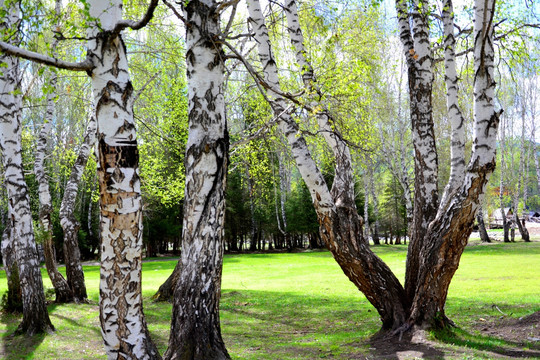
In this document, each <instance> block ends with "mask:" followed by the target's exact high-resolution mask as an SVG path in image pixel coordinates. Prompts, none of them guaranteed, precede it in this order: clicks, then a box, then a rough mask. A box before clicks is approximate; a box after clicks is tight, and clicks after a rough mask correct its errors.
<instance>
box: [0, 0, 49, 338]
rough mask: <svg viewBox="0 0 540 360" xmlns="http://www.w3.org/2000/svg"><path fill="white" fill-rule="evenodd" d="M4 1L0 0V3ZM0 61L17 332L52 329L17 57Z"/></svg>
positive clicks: (13, 17) (0, 136)
mask: <svg viewBox="0 0 540 360" xmlns="http://www.w3.org/2000/svg"><path fill="white" fill-rule="evenodd" d="M10 4H11V3H10ZM4 5H5V4H4V1H3V0H0V7H3V6H4ZM11 5H12V6H10V7H9V9H8V11H7V14H5V15H4V16H5V18H4V21H3V22H2V24H1V25H0V27H1V28H3V30H6V28H7V29H10V28H12V27H15V26H17V24H18V22H19V21H20V20H19V15H18V14H19V9H18V8H16V6H15V4H11ZM0 62H2V63H4V64H6V65H7V66H6V67H5V68H4V69H3V70H2V76H0V100H1V101H0V150H1V151H2V162H3V166H4V172H5V187H6V190H7V196H8V199H9V203H10V205H9V208H10V218H9V220H8V221H9V225H8V226H10V228H11V237H10V238H11V239H12V241H13V248H14V252H15V260H16V262H17V266H18V271H19V278H20V282H21V296H22V303H23V320H22V323H21V324H20V325H19V327H18V329H17V332H18V333H25V334H27V335H34V334H36V333H42V332H50V331H53V330H54V327H53V325H52V324H51V321H50V319H49V314H48V312H47V306H46V303H45V293H44V289H43V279H42V277H41V271H40V268H39V257H38V252H37V248H36V243H35V240H34V230H33V227H32V213H31V210H30V198H29V194H28V187H27V185H26V182H25V180H24V175H23V167H22V147H21V130H22V129H21V127H22V126H21V101H22V98H21V96H20V95H18V94H17V92H16V90H17V89H18V88H19V79H20V76H19V60H18V59H17V58H14V57H12V56H9V55H5V54H1V55H0Z"/></svg>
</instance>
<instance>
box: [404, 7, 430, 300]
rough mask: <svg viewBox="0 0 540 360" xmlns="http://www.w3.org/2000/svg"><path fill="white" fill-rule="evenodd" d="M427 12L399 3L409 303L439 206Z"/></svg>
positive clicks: (406, 280) (424, 8)
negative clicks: (405, 85)
mask: <svg viewBox="0 0 540 360" xmlns="http://www.w3.org/2000/svg"><path fill="white" fill-rule="evenodd" d="M428 8H429V4H428V1H424V0H413V1H412V7H411V9H410V11H409V8H408V1H405V0H396V10H397V14H398V23H399V34H400V39H401V42H402V44H403V48H404V52H405V58H406V60H407V70H408V77H409V99H410V116H411V128H412V136H413V145H414V173H415V179H414V213H413V225H412V228H411V230H412V231H411V234H410V236H411V239H410V242H409V252H408V254H407V269H406V273H405V291H406V293H407V297H408V299H409V300H412V298H413V297H414V293H415V289H416V280H417V278H418V274H419V271H420V262H421V258H420V252H421V251H422V248H423V247H424V246H425V244H424V239H425V235H426V232H427V229H428V225H429V223H430V222H431V221H432V220H433V219H434V217H435V214H436V213H437V208H438V205H439V195H438V189H437V176H438V175H437V173H438V159H437V149H436V145H435V133H434V128H433V110H432V104H431V94H432V87H433V72H432V63H433V59H432V53H431V46H430V39H429V24H428V18H427V16H428V15H427V11H428ZM409 13H410V16H409ZM411 24H412V27H411Z"/></svg>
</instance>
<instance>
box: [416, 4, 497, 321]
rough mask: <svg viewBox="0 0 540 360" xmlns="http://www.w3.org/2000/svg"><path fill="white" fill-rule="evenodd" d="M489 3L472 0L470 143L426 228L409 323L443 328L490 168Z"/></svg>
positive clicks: (493, 127)
mask: <svg viewBox="0 0 540 360" xmlns="http://www.w3.org/2000/svg"><path fill="white" fill-rule="evenodd" d="M494 9H495V1H494V0H487V1H485V0H476V1H475V21H474V37H475V48H474V67H475V83H474V134H473V138H474V142H473V148H472V155H471V160H470V162H469V164H468V166H467V172H466V175H465V179H464V183H463V185H462V187H461V189H460V190H459V191H458V192H457V193H456V194H455V195H454V196H453V197H452V199H450V200H449V203H448V205H447V206H446V207H445V211H440V212H439V213H438V214H437V217H436V219H435V220H434V221H433V223H432V224H431V225H430V227H429V232H428V234H427V235H426V237H427V238H428V239H429V241H428V242H427V245H426V246H425V247H424V248H423V249H422V253H421V257H420V258H421V264H420V272H419V276H418V282H417V284H418V285H417V288H416V291H415V297H414V300H413V305H412V309H411V321H412V322H413V323H415V324H420V325H427V324H429V326H432V327H437V326H445V325H446V324H447V323H448V319H447V318H446V316H445V313H444V305H445V303H446V296H447V294H448V287H449V286H450V281H451V280H452V277H453V275H454V273H455V271H456V270H457V268H458V265H459V260H460V257H461V254H462V253H463V250H464V249H465V246H466V245H467V240H468V238H469V235H470V233H471V231H472V227H473V226H472V225H473V222H474V218H475V216H476V213H477V210H478V209H479V207H480V200H481V197H482V196H483V194H484V192H485V188H486V185H487V182H488V180H489V177H490V175H491V173H492V172H493V170H494V169H495V152H496V138H497V129H498V125H499V114H498V113H497V112H496V111H495V108H494V96H495V80H494V75H493V74H494V59H495V53H494V47H493V25H494V24H493V15H494Z"/></svg>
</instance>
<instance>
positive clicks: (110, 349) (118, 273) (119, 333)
mask: <svg viewBox="0 0 540 360" xmlns="http://www.w3.org/2000/svg"><path fill="white" fill-rule="evenodd" d="M89 5H90V15H91V16H93V17H95V18H97V19H98V20H99V22H100V26H99V27H98V26H97V24H95V26H92V27H91V28H90V30H89V38H90V39H91V40H90V41H89V42H88V57H89V58H90V59H92V61H93V65H94V68H93V69H92V70H91V73H90V76H91V78H92V90H93V97H94V105H95V115H96V121H97V134H98V135H97V141H98V143H97V147H98V151H97V152H98V170H97V172H98V178H99V192H100V211H101V212H100V230H101V281H100V304H99V305H100V306H99V307H100V321H101V329H102V335H103V339H104V342H105V348H106V351H107V356H108V358H109V359H160V358H161V357H160V355H159V352H158V351H157V348H156V346H155V345H154V344H153V342H152V341H151V339H150V336H149V332H148V329H147V325H146V320H145V318H144V313H143V304H142V294H141V265H142V249H143V243H142V211H141V189H140V179H139V169H138V165H139V153H138V148H137V135H136V130H135V122H134V118H133V99H134V94H133V87H132V85H131V81H130V77H129V72H128V62H127V56H126V47H125V45H124V42H123V40H122V35H121V34H120V33H119V32H118V33H117V32H114V31H113V30H114V29H115V27H116V24H117V23H118V22H119V21H121V19H122V1H121V0H112V1H99V0H92V1H89Z"/></svg>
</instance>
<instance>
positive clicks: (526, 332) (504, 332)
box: [475, 311, 540, 357]
mask: <svg viewBox="0 0 540 360" xmlns="http://www.w3.org/2000/svg"><path fill="white" fill-rule="evenodd" d="M475 329H476V330H478V331H480V332H481V333H482V334H483V335H487V336H493V337H497V338H500V339H504V340H507V341H511V342H515V343H517V344H519V345H521V346H524V347H528V348H531V349H535V350H539V351H540V311H537V312H535V313H533V314H531V315H528V316H524V317H520V318H518V319H515V318H507V317H501V318H499V319H491V320H485V321H483V322H480V323H477V324H476V325H475ZM537 356H539V357H540V352H538V354H537Z"/></svg>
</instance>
